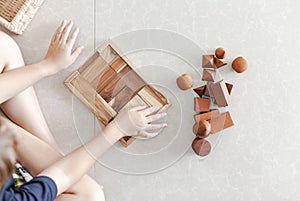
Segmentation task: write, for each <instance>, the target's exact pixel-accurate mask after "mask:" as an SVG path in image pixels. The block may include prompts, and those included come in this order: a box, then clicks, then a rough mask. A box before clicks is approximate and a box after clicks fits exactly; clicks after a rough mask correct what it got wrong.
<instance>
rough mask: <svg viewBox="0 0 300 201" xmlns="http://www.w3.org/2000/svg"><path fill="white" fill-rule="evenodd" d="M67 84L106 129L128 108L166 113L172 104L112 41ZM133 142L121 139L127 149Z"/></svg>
mask: <svg viewBox="0 0 300 201" xmlns="http://www.w3.org/2000/svg"><path fill="white" fill-rule="evenodd" d="M65 85H66V86H67V87H68V88H69V89H70V90H71V91H72V92H73V93H74V94H75V95H76V96H77V97H78V98H79V99H80V100H81V101H82V102H83V103H84V104H85V105H86V106H87V107H88V108H89V109H90V110H91V111H92V112H93V113H94V114H95V116H96V117H97V119H98V120H99V121H100V122H102V123H103V124H104V125H105V126H106V125H107V124H108V123H109V122H111V121H112V120H113V119H114V118H115V117H116V116H117V115H118V113H119V112H120V111H122V109H125V108H126V107H134V106H139V105H147V106H159V107H160V111H163V110H166V109H167V108H168V107H169V106H170V105H171V104H170V102H169V101H168V99H167V98H165V97H164V96H163V94H162V93H160V92H159V91H158V90H157V89H156V88H155V87H154V86H151V85H149V84H148V83H147V82H146V81H145V79H143V78H142V77H141V76H140V75H139V74H138V73H137V72H136V71H135V67H134V66H133V64H132V63H131V62H130V61H129V59H128V58H127V57H125V56H124V55H123V53H122V52H121V51H120V50H119V49H118V48H117V47H116V45H114V44H113V42H112V41H106V42H105V43H104V44H103V45H102V46H101V47H100V48H99V49H98V50H97V51H96V52H95V53H94V54H93V55H92V56H91V57H90V58H89V59H88V60H87V61H86V62H85V63H84V64H83V65H82V66H81V67H80V68H78V69H77V70H76V71H75V72H74V73H73V74H72V75H71V76H70V77H69V78H68V79H67V80H66V81H65ZM133 141H134V138H133V137H124V138H122V139H121V140H120V142H121V143H122V145H124V146H128V145H129V144H130V143H131V142H133Z"/></svg>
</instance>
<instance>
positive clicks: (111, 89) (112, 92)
mask: <svg viewBox="0 0 300 201" xmlns="http://www.w3.org/2000/svg"><path fill="white" fill-rule="evenodd" d="M131 70H132V69H131V68H130V67H125V68H123V69H122V70H121V71H120V72H119V73H117V74H116V76H115V77H114V78H113V80H111V81H110V82H109V83H108V84H107V85H106V86H105V87H104V89H103V90H102V91H101V92H99V94H100V96H102V97H103V99H104V100H105V101H106V102H110V101H111V100H112V99H113V98H114V97H115V96H116V95H117V94H118V93H119V92H120V91H121V90H122V89H123V88H124V87H125V86H126V83H125V81H124V80H122V79H121V78H122V77H123V76H124V75H125V74H127V73H128V72H130V71H131Z"/></svg>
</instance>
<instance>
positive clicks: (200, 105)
mask: <svg viewBox="0 0 300 201" xmlns="http://www.w3.org/2000/svg"><path fill="white" fill-rule="evenodd" d="M209 109H210V99H208V98H194V110H195V112H208V111H209Z"/></svg>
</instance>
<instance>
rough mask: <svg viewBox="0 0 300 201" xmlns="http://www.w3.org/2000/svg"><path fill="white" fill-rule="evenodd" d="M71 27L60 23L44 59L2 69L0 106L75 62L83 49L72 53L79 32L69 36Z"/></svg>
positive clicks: (78, 48) (69, 24) (0, 75)
mask: <svg viewBox="0 0 300 201" xmlns="http://www.w3.org/2000/svg"><path fill="white" fill-rule="evenodd" d="M72 26H73V22H72V21H70V22H69V23H68V24H67V22H66V21H65V20H64V21H63V22H62V24H61V25H60V26H59V27H58V29H57V30H56V32H55V34H54V35H53V38H52V40H51V44H50V47H49V49H48V53H47V55H46V57H45V59H43V60H42V61H41V62H38V63H36V64H32V65H27V66H24V67H21V68H17V69H14V70H10V71H5V67H4V70H3V71H4V72H3V73H1V74H0V91H1V94H0V104H1V103H3V102H5V101H6V100H8V99H10V98H12V97H14V96H15V95H16V94H18V93H20V92H21V91H23V90H24V89H26V88H28V87H29V86H31V85H33V84H34V83H36V82H37V81H38V80H40V79H42V78H44V77H46V76H49V75H53V74H55V73H57V72H58V71H60V70H62V69H65V68H67V67H68V66H69V65H71V64H72V63H73V62H74V61H75V60H76V58H77V57H78V56H79V54H80V52H81V51H82V49H83V47H82V46H79V47H77V48H76V49H75V50H74V51H72V49H73V46H74V43H75V41H76V38H77V35H78V32H79V29H78V28H75V30H74V32H73V33H72V34H71V35H70V31H71V29H72ZM69 35H70V36H69Z"/></svg>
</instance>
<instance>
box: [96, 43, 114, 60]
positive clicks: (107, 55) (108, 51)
mask: <svg viewBox="0 0 300 201" xmlns="http://www.w3.org/2000/svg"><path fill="white" fill-rule="evenodd" d="M99 53H100V56H101V57H102V58H103V59H104V60H105V61H106V62H107V63H111V62H112V61H113V60H114V59H115V58H116V57H117V56H118V53H117V52H116V51H115V50H114V49H113V48H112V47H111V45H107V46H106V47H104V48H103V49H101V50H99Z"/></svg>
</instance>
